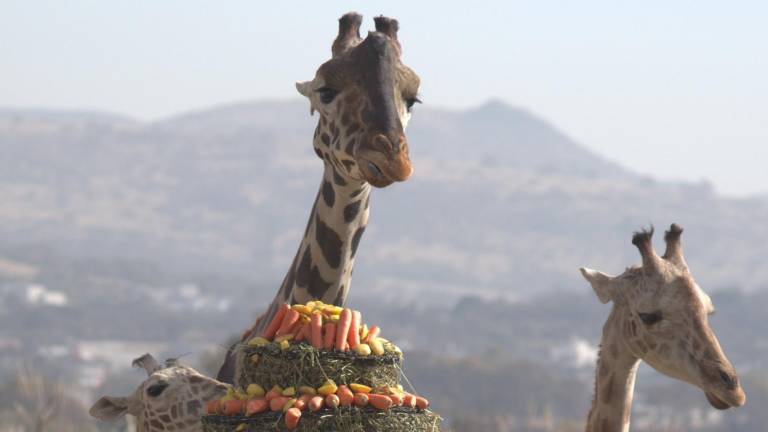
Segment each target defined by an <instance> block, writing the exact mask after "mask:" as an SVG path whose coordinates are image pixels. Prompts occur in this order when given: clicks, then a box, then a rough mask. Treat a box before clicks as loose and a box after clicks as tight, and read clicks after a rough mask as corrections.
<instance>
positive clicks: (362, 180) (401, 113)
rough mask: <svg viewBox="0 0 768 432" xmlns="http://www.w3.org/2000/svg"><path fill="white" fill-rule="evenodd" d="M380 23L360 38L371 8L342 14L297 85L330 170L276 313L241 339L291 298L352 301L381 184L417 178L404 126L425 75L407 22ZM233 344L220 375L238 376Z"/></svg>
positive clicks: (229, 379)
mask: <svg viewBox="0 0 768 432" xmlns="http://www.w3.org/2000/svg"><path fill="white" fill-rule="evenodd" d="M374 22H375V28H376V31H373V32H369V33H368V36H367V37H366V38H365V40H363V39H361V38H360V33H359V31H360V25H361V23H362V16H361V15H359V14H357V13H355V12H350V13H347V14H345V15H344V16H342V17H341V18H340V19H339V32H338V36H337V37H336V39H335V40H334V42H333V45H332V49H331V51H332V58H331V59H330V60H329V61H327V62H325V63H323V64H322V65H321V66H320V67H319V69H318V70H317V72H316V74H315V77H314V79H312V80H310V81H305V82H298V83H296V89H297V90H298V92H299V93H300V94H301V95H303V96H305V97H306V98H308V99H309V103H310V115H312V114H314V112H318V113H319V120H318V123H317V127H316V128H315V132H314V138H313V147H314V151H315V153H316V154H317V156H318V158H320V159H321V160H322V161H323V168H324V169H323V177H322V181H321V182H320V190H319V191H318V193H317V196H316V198H315V203H314V205H313V206H312V211H311V213H310V216H309V221H308V222H307V226H306V229H305V231H304V236H303V238H302V240H301V243H300V244H299V248H298V251H297V253H296V255H295V257H294V259H293V262H292V264H291V266H290V268H289V270H288V273H287V274H286V275H285V278H284V279H283V282H282V284H281V286H280V289H279V290H278V292H277V295H276V296H275V298H274V300H273V301H272V302H271V304H270V306H269V308H268V309H267V311H266V312H265V313H264V314H263V315H262V316H260V317H259V318H258V319H257V320H256V322H255V323H254V325H253V326H252V327H251V328H250V329H248V330H246V331H245V332H244V334H243V335H242V338H241V340H243V341H244V340H246V339H247V338H248V337H249V336H250V335H252V334H258V333H260V332H261V331H263V330H264V327H266V325H267V324H268V323H269V322H270V321H271V319H272V317H273V316H274V314H275V312H276V311H277V309H278V307H279V306H280V305H281V304H283V303H285V302H288V303H291V304H294V303H305V302H307V301H310V300H322V301H323V302H326V303H332V304H335V305H338V306H342V305H344V304H345V302H346V299H347V294H348V293H349V288H350V282H351V278H352V267H353V264H354V259H355V253H356V251H357V247H358V245H359V243H360V239H361V237H362V235H363V232H364V231H365V227H366V225H367V223H368V215H369V203H370V201H369V198H370V193H371V186H373V187H377V188H384V187H387V186H389V185H391V184H392V183H394V182H400V181H405V180H407V179H408V178H409V177H410V176H411V173H412V172H413V168H412V166H411V161H410V158H409V155H408V142H407V140H406V138H405V134H404V129H405V127H406V125H407V124H408V121H409V119H410V116H411V109H412V108H413V106H414V104H416V103H417V102H420V100H419V99H418V91H419V84H420V80H419V77H418V75H416V73H415V72H414V71H413V70H411V69H410V68H409V67H407V66H406V65H404V64H403V63H402V62H401V59H400V54H401V46H400V42H399V41H398V39H397V31H398V30H399V24H398V22H397V20H395V19H391V18H387V17H384V16H379V17H376V18H374ZM236 346H237V344H235V345H233V346H232V347H231V348H230V349H229V351H228V352H227V358H226V360H225V362H224V364H223V365H222V367H221V369H220V371H219V373H218V375H217V378H218V379H219V380H221V381H224V382H228V383H232V382H233V379H234V371H235V369H236V365H235V360H234V357H235V355H234V350H235V349H236Z"/></svg>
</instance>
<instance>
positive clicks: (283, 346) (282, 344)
mask: <svg viewBox="0 0 768 432" xmlns="http://www.w3.org/2000/svg"><path fill="white" fill-rule="evenodd" d="M289 346H291V344H289V343H288V341H287V340H284V341H281V342H280V349H282V350H287V349H288V347H289Z"/></svg>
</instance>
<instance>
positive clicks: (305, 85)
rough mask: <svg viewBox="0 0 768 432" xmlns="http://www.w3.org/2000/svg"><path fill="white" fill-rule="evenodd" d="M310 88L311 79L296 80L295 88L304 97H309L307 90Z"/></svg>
mask: <svg viewBox="0 0 768 432" xmlns="http://www.w3.org/2000/svg"><path fill="white" fill-rule="evenodd" d="M311 89H312V81H297V82H296V90H298V91H299V93H300V94H301V95H302V96H304V97H307V98H308V97H309V92H310V91H311Z"/></svg>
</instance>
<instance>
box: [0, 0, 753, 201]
mask: <svg viewBox="0 0 768 432" xmlns="http://www.w3.org/2000/svg"><path fill="white" fill-rule="evenodd" d="M360 4H364V5H365V6H364V7H363V6H360ZM348 10H357V11H358V12H360V13H362V14H363V15H365V23H364V29H366V30H367V29H368V28H371V27H372V20H371V18H372V17H373V16H374V15H378V14H381V13H383V14H386V15H389V16H393V17H395V18H398V19H399V21H400V24H401V31H400V39H401V41H402V43H403V50H404V59H405V60H406V62H407V63H408V64H409V65H411V66H412V67H413V68H414V69H415V70H416V71H417V72H418V73H419V74H420V75H421V77H422V82H423V86H422V99H423V100H424V102H425V103H427V104H429V105H432V106H440V107H454V108H467V107H472V106H475V105H478V104H480V103H482V102H483V101H485V100H487V99H489V98H492V97H493V98H498V99H502V100H504V101H506V102H508V103H510V104H514V105H517V106H520V107H524V108H527V109H529V110H531V111H533V112H534V113H536V114H538V115H540V116H542V117H544V118H546V119H547V120H549V121H550V122H552V123H553V124H555V125H556V126H558V127H559V128H560V129H562V130H564V131H565V132H566V133H567V134H569V135H571V136H573V137H574V138H576V139H577V140H578V141H580V142H581V143H583V144H584V145H586V146H587V147H589V148H591V149H593V150H595V151H596V152H598V153H600V154H602V155H604V156H606V157H608V158H610V159H613V160H615V161H618V162H620V163H622V164H624V165H625V166H628V167H630V168H632V169H634V170H636V171H640V172H645V173H649V174H652V175H654V176H657V177H660V178H665V179H672V178H675V179H688V180H701V179H708V180H710V181H712V182H713V183H714V184H715V186H716V188H717V189H718V190H719V191H721V192H724V193H728V194H734V195H744V194H750V193H768V169H767V168H766V164H767V161H768V107H766V103H768V78H766V77H768V2H766V1H752V2H747V1H673V0H666V1H649V0H645V1H641V2H617V1H605V2H597V1H568V2H566V1H562V2H552V1H530V2H516V1H489V2H479V1H474V2H455V5H454V4H449V3H447V2H427V1H415V0H410V1H398V0H387V1H367V2H364V3H363V2H350V1H339V2H331V1H311V2H299V1H283V2H276V1H269V2H267V1H258V0H249V1H192V0H131V1H123V2H117V1H113V2H109V1H105V0H92V1H88V0H57V1H42V0H41V1H27V0H24V1H9V0H0V105H2V106H23V107H49V108H85V109H99V110H109V111H115V112H119V113H124V114H129V115H131V116H134V117H138V118H142V119H155V118H159V117H163V116H168V115H172V114H174V113H178V112H180V111H187V110H190V109H195V108H204V107H207V106H210V105H214V104H221V103H226V102H232V101H239V100H251V99H261V98H287V97H294V96H295V90H294V87H293V82H294V81H296V80H304V79H310V78H311V77H312V76H313V75H314V71H315V69H316V67H317V66H318V65H319V64H320V63H321V62H322V61H324V60H326V59H327V58H328V57H329V53H330V44H331V42H332V40H333V37H334V36H335V33H336V25H337V22H336V19H337V18H338V17H339V16H340V15H341V14H342V13H344V12H346V11H348ZM413 121H418V116H416V117H415V118H414V120H413ZM468 144H470V143H468Z"/></svg>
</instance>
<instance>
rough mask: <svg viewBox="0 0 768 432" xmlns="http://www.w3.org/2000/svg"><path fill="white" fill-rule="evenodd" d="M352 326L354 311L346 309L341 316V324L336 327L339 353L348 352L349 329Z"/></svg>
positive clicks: (336, 343)
mask: <svg viewBox="0 0 768 432" xmlns="http://www.w3.org/2000/svg"><path fill="white" fill-rule="evenodd" d="M351 325H352V310H350V309H349V308H344V310H343V311H341V315H339V323H338V325H337V326H336V342H335V345H336V349H337V350H339V351H347V335H349V327H350V326H351Z"/></svg>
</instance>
